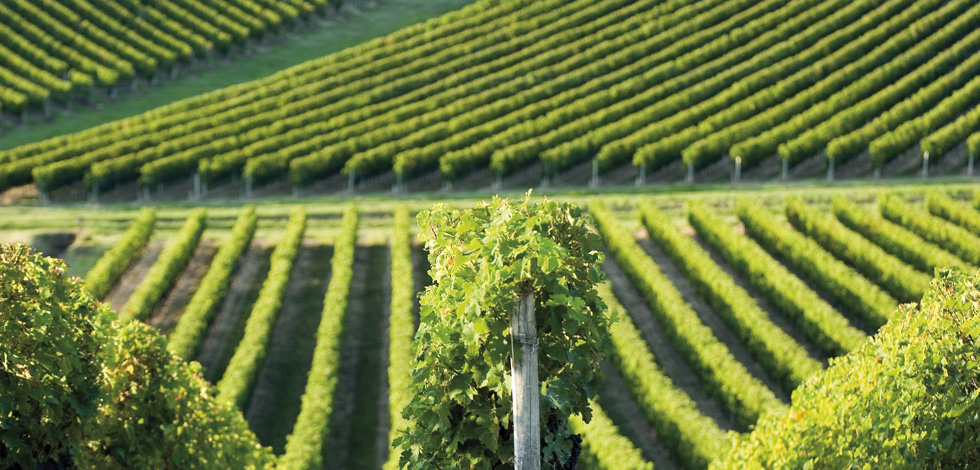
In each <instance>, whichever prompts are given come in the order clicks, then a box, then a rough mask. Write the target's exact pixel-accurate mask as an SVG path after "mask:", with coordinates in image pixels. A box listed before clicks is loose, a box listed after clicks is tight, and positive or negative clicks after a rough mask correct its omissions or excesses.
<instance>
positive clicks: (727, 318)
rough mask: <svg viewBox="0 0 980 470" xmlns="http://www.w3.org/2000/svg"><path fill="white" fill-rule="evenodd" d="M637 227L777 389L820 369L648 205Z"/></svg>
mask: <svg viewBox="0 0 980 470" xmlns="http://www.w3.org/2000/svg"><path fill="white" fill-rule="evenodd" d="M640 216H641V217H642V218H643V225H644V226H645V227H646V228H647V232H648V233H649V234H650V238H651V239H653V240H654V242H656V243H657V244H659V245H660V246H661V247H662V248H663V250H664V252H666V253H667V254H668V255H669V256H670V258H671V259H672V260H674V263H676V264H677V266H679V267H680V268H681V269H682V270H683V271H684V273H685V274H686V275H687V278H688V279H690V280H691V283H692V284H694V286H695V288H697V290H698V295H700V296H701V297H702V298H703V299H705V300H706V301H707V302H708V304H709V305H711V308H713V309H714V311H715V312H716V313H718V316H719V317H721V319H722V320H723V321H724V322H725V324H726V325H728V326H729V327H730V328H731V329H732V332H734V333H735V335H736V336H738V338H739V340H740V341H741V342H742V344H744V345H745V348H746V349H747V350H748V351H749V353H750V354H752V356H753V357H755V358H756V359H757V360H758V361H759V363H760V364H762V366H763V367H765V368H766V370H767V371H768V372H769V374H770V375H771V376H772V377H773V378H775V379H776V380H778V381H779V383H780V384H781V385H782V386H783V389H785V390H787V391H792V390H793V389H794V388H796V387H797V386H799V385H800V384H801V383H802V382H803V381H804V380H806V379H807V377H809V376H811V375H813V374H814V373H817V372H820V371H821V370H822V369H823V367H822V366H821V365H820V363H819V362H817V360H815V359H813V358H811V357H810V355H809V354H808V353H807V352H806V350H805V349H803V346H801V345H800V344H799V343H797V342H796V340H794V339H793V338H792V337H791V336H789V335H788V334H786V332H785V331H783V330H782V329H781V328H779V327H778V326H777V325H776V324H774V323H773V322H772V320H771V319H770V318H769V315H768V314H767V313H766V312H763V311H762V309H761V308H759V305H758V304H756V302H755V299H753V298H752V296H751V295H749V293H748V292H746V291H745V289H743V288H742V287H740V286H739V285H738V284H735V280H734V279H732V278H731V276H729V275H728V273H726V272H725V270H724V269H722V267H721V266H718V264H716V263H715V262H714V261H713V260H712V259H711V256H710V255H708V253H707V252H705V251H704V249H702V248H701V247H700V246H699V245H698V243H697V242H696V241H694V240H692V239H690V238H688V237H687V236H686V235H684V234H683V233H681V231H680V230H679V229H678V228H677V227H676V226H674V225H673V223H672V222H671V221H670V220H669V219H668V218H667V216H666V215H665V214H663V213H662V212H660V211H659V210H658V209H656V208H655V207H654V206H653V205H652V204H644V205H642V206H641V207H640Z"/></svg>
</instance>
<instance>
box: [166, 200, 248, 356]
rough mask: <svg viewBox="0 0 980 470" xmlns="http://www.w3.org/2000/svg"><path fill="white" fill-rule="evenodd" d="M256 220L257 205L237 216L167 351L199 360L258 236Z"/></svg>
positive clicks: (179, 321) (182, 317) (171, 337)
mask: <svg viewBox="0 0 980 470" xmlns="http://www.w3.org/2000/svg"><path fill="white" fill-rule="evenodd" d="M257 221H258V217H257V216H256V214H255V206H246V207H245V209H244V210H242V213H241V215H240V216H238V221H237V222H235V226H234V228H232V230H231V238H229V239H228V240H227V241H225V242H224V243H223V244H222V245H221V248H220V249H218V254H217V255H215V257H214V260H213V261H212V262H211V266H210V267H209V268H208V272H207V274H205V275H204V279H202V280H201V283H200V285H199V286H198V288H197V291H195V292H194V297H192V298H191V301H190V303H189V304H188V305H187V309H186V310H185V311H184V314H183V315H181V316H180V320H178V321H177V326H176V327H175V328H174V331H173V333H171V334H170V339H169V341H170V342H169V344H168V347H169V348H168V349H170V351H171V352H173V353H174V354H175V355H177V356H180V357H183V358H185V359H188V360H190V359H193V358H195V357H197V352H198V349H199V348H200V346H201V341H202V340H203V339H204V335H205V333H207V329H208V323H210V322H211V319H212V318H213V317H214V315H215V313H217V311H218V307H220V306H221V301H222V299H224V296H225V293H226V292H227V291H228V286H229V285H231V277H232V274H233V273H234V272H235V267H236V266H238V261H239V259H240V258H241V257H242V253H244V252H245V249H246V248H248V244H249V242H250V241H252V236H253V235H254V234H255V226H256V223H257Z"/></svg>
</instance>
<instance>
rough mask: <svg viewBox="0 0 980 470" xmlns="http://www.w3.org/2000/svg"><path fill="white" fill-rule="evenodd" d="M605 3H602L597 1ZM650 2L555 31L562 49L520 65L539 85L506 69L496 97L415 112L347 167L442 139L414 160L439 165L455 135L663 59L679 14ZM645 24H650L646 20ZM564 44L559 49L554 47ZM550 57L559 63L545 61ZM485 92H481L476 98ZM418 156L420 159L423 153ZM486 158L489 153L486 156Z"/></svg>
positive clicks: (470, 135)
mask: <svg viewBox="0 0 980 470" xmlns="http://www.w3.org/2000/svg"><path fill="white" fill-rule="evenodd" d="M709 4H710V2H709ZM599 5H602V4H595V5H594V6H599ZM652 5H653V3H652V2H641V3H634V4H632V5H629V6H628V7H626V8H621V9H619V10H616V11H614V12H611V13H610V14H607V15H605V16H604V17H602V18H600V19H599V20H598V21H595V22H593V23H590V24H589V25H588V26H589V27H590V28H591V27H597V26H602V27H603V29H601V30H599V31H597V32H594V33H592V34H589V35H587V36H585V37H583V38H582V39H581V40H579V41H575V42H571V41H567V40H566V38H564V37H565V36H568V35H569V34H568V33H569V32H570V31H569V30H567V29H566V30H563V31H562V33H561V34H560V35H557V36H554V37H552V38H551V41H554V42H555V46H559V47H560V49H554V48H552V49H550V50H549V49H546V50H548V51H549V52H548V53H547V54H548V55H549V56H551V57H548V58H547V59H546V60H542V59H545V58H544V57H541V56H539V58H538V59H536V60H533V61H523V62H522V63H521V64H520V66H522V67H528V66H530V67H532V70H534V71H535V75H538V77H534V78H533V79H531V80H530V83H531V84H533V86H531V87H529V86H528V84H526V83H521V82H523V81H524V79H525V77H521V75H520V74H515V73H513V72H510V73H509V74H508V75H509V76H512V77H515V79H514V80H511V81H509V82H508V84H511V83H513V84H516V85H517V87H516V88H515V89H514V90H513V91H511V92H507V91H506V90H504V92H503V93H495V96H494V97H491V98H490V99H480V100H478V101H476V102H469V101H470V100H469V99H467V100H463V101H460V102H458V103H455V104H454V106H453V108H454V109H448V110H447V109H446V108H443V109H440V110H439V112H437V113H428V114H426V115H422V116H418V118H417V119H419V121H420V122H422V123H426V124H429V125H428V127H425V128H423V129H419V130H416V129H418V128H419V127H420V126H418V125H417V123H416V122H413V121H414V120H413V121H409V122H406V123H403V124H401V125H400V126H402V127H401V128H400V129H399V130H400V131H404V132H397V133H394V135H390V134H389V135H386V138H387V139H390V140H388V141H387V142H384V143H382V144H381V145H378V142H372V143H371V144H370V145H371V146H372V148H369V149H367V150H365V151H363V152H360V153H357V154H354V155H353V156H351V158H350V160H348V161H347V164H346V165H345V166H344V171H345V172H346V173H350V172H356V173H358V174H362V173H368V174H370V172H379V171H381V170H383V169H390V168H392V165H393V163H394V161H395V159H396V157H397V156H398V155H399V154H401V153H402V152H403V151H406V150H409V149H422V148H426V147H428V146H430V145H432V144H442V145H440V146H439V147H441V150H436V149H433V148H431V147H429V152H428V158H426V159H425V161H424V162H413V165H412V167H413V168H414V171H420V170H424V169H432V168H434V166H435V165H434V163H435V161H436V160H435V158H434V157H435V156H437V155H439V154H442V153H445V152H447V151H449V150H452V149H453V147H451V146H447V145H446V144H450V142H452V143H456V144H458V143H466V142H475V141H478V140H480V139H482V138H486V137H488V136H490V135H493V134H495V133H496V132H499V131H502V130H504V129H507V128H510V127H512V126H513V125H515V123H520V122H526V121H529V120H531V119H533V118H535V117H537V116H540V115H541V114H543V113H544V112H545V111H547V110H549V109H551V108H552V107H555V106H561V105H562V104H563V103H565V102H568V101H571V100H573V99H576V98H578V97H581V96H585V95H588V94H590V93H594V92H595V91H596V90H599V89H602V88H605V87H606V86H608V85H609V83H611V82H612V81H613V80H615V79H617V78H618V79H622V77H623V72H624V71H623V69H624V68H625V67H629V68H634V67H635V68H636V71H640V70H642V67H643V65H645V64H648V63H651V62H653V61H656V60H658V58H657V57H656V56H657V55H659V53H662V52H663V47H664V46H665V45H666V44H669V43H670V42H671V41H672V40H671V38H670V36H669V35H665V34H663V33H658V32H659V31H660V30H661V28H662V27H663V26H665V25H669V24H671V21H676V19H675V15H667V16H659V15H658V14H659V13H660V12H662V11H664V9H663V8H661V7H658V8H654V9H650V7H651V6H652ZM609 6H612V5H609ZM691 9H693V8H691ZM691 9H682V10H680V11H679V12H678V13H680V14H686V13H687V12H688V10H691ZM635 10H640V14H631V13H632V12H633V11H635ZM643 10H645V11H643ZM658 16H659V17H658ZM676 16H680V15H676ZM555 25H557V23H555ZM641 25H642V26H644V27H643V28H640V27H639V26H641ZM655 33H656V34H655ZM582 49H585V50H584V51H582ZM559 51H560V52H561V55H557V54H555V53H557V52H559ZM579 51H581V52H579ZM562 57H565V58H564V59H562V60H561V61H560V62H558V60H557V59H561V58H562ZM554 62H557V63H554ZM551 63H554V65H550V66H547V67H542V66H541V65H543V64H551ZM539 77H540V78H539ZM483 95H484V94H483V93H480V94H477V95H474V96H473V98H480V97H482V96H483ZM445 111H450V112H449V113H445ZM389 129H390V128H389ZM386 130H387V129H386ZM450 145H452V144H450ZM464 145H465V144H464ZM415 158H416V160H418V157H415ZM448 158H449V157H448V156H447V157H444V158H441V160H442V161H447V159H448ZM485 163H486V161H484V163H483V164H485ZM471 166H472V165H471Z"/></svg>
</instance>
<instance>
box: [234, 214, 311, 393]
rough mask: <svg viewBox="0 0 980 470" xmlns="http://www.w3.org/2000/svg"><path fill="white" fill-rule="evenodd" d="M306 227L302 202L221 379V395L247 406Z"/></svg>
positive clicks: (287, 229)
mask: <svg viewBox="0 0 980 470" xmlns="http://www.w3.org/2000/svg"><path fill="white" fill-rule="evenodd" d="M305 231H306V210H305V209H303V207H302V206H297V207H296V208H295V209H293V211H292V213H291V214H290V216H289V222H288V223H287V224H286V234H285V235H283V237H282V240H280V241H279V243H278V244H277V245H276V248H275V249H274V250H272V261H271V263H270V267H269V272H268V273H267V274H266V278H265V281H264V282H263V283H262V289H261V290H260V291H259V297H258V298H257V299H256V300H255V304H254V305H253V306H252V311H251V313H249V316H248V320H247V321H246V322H245V335H244V336H243V337H242V339H241V341H240V342H239V343H238V347H237V348H235V354H234V355H232V357H231V361H230V362H229V363H228V368H227V369H225V375H224V376H223V377H221V380H220V381H219V382H218V391H219V392H220V394H219V395H218V398H219V399H221V400H223V401H230V402H232V403H234V404H236V405H238V406H239V407H244V406H245V404H246V403H248V399H249V397H250V396H251V395H252V386H253V385H255V378H256V377H258V374H259V368H261V367H262V361H263V360H265V355H266V353H268V349H269V342H270V341H272V328H273V327H274V326H275V324H276V318H278V316H279V308H280V307H282V301H283V297H284V296H285V295H286V288H287V287H288V286H289V277H290V274H291V273H292V270H293V262H294V261H295V260H296V254H297V253H299V245H300V243H301V242H302V241H303V232H305Z"/></svg>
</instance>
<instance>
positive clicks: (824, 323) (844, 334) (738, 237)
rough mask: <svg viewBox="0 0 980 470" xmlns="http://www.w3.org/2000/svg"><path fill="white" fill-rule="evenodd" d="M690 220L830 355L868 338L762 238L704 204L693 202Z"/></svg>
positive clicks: (709, 243) (735, 266)
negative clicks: (741, 229)
mask: <svg viewBox="0 0 980 470" xmlns="http://www.w3.org/2000/svg"><path fill="white" fill-rule="evenodd" d="M688 221H689V222H690V223H691V225H692V226H693V227H694V228H695V230H697V232H698V236H700V237H701V238H702V239H703V240H704V241H705V242H706V243H707V244H708V245H711V247H712V248H714V249H715V250H718V252H719V253H721V255H722V256H723V257H724V258H725V260H726V261H728V264H729V265H731V266H732V267H733V268H735V270H737V271H738V272H740V273H742V275H743V276H745V278H746V279H748V280H749V283H750V284H752V286H753V287H755V288H756V289H757V290H758V291H759V292H761V293H762V295H763V296H765V297H766V299H768V300H769V302H771V303H772V304H773V305H775V306H776V308H777V309H779V311H780V312H781V313H782V314H784V315H786V316H788V317H789V318H791V319H793V320H794V321H795V322H796V324H797V325H799V327H800V328H801V329H802V330H803V334H805V335H806V336H807V338H809V339H810V340H811V341H813V342H814V343H816V345H817V346H818V347H819V348H820V349H821V350H823V351H824V352H825V353H827V354H828V355H832V356H838V355H841V354H845V353H847V352H849V351H851V350H852V349H854V348H856V347H858V345H860V344H861V342H862V341H864V340H865V339H867V336H866V335H865V334H864V333H863V332H861V330H858V329H857V328H854V327H853V326H851V324H850V323H848V321H847V319H846V318H844V317H843V316H842V315H841V314H840V312H838V311H837V310H834V308H833V307H831V306H830V304H828V303H827V302H826V301H824V300H823V299H822V298H820V296H819V295H817V293H816V292H814V291H813V290H812V289H810V287H809V286H807V285H806V283H804V282H803V281H802V280H800V278H798V277H796V275H794V274H793V273H791V272H790V271H789V270H788V269H786V267H785V266H783V265H782V263H780V262H779V261H776V259H775V258H773V257H772V256H770V255H769V253H766V250H764V249H763V248H762V247H761V246H759V244H758V243H756V242H755V241H754V240H752V239H751V238H749V237H746V236H744V235H742V234H740V233H738V232H736V231H735V230H732V229H731V228H729V227H726V226H725V224H724V222H722V220H721V218H719V217H718V216H717V215H716V214H715V213H714V212H712V211H711V210H710V209H708V208H707V206H705V205H704V204H702V203H699V202H693V203H691V204H689V205H688Z"/></svg>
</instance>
